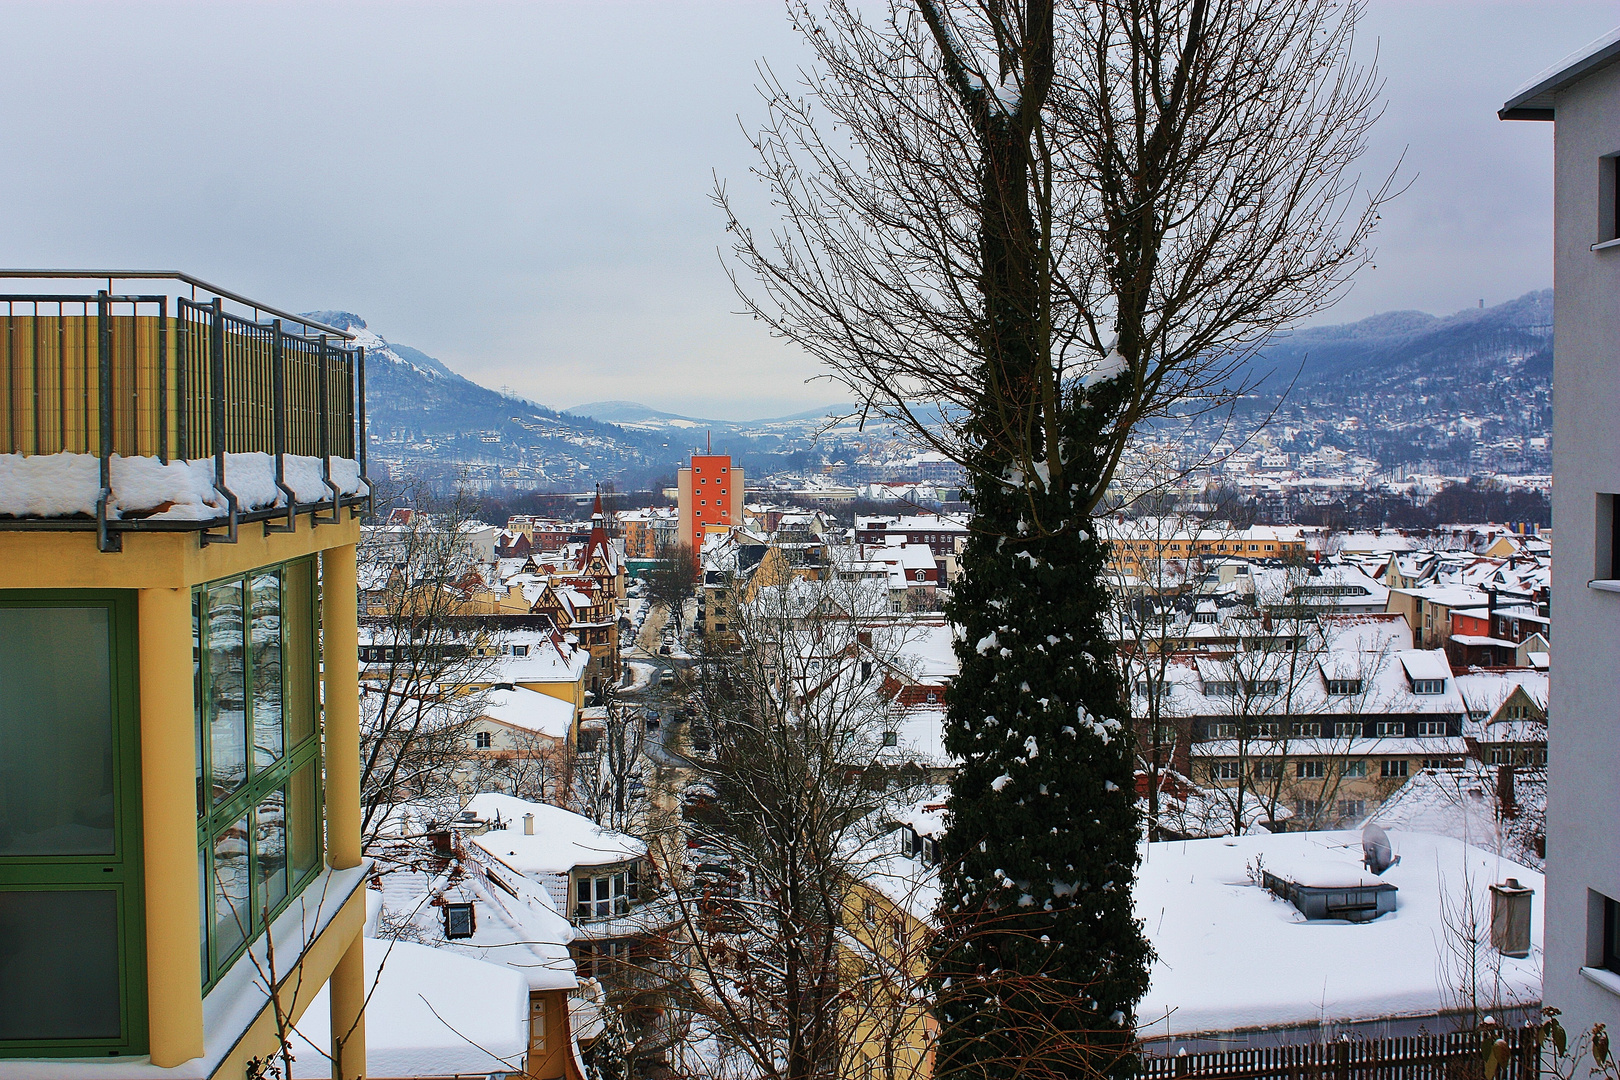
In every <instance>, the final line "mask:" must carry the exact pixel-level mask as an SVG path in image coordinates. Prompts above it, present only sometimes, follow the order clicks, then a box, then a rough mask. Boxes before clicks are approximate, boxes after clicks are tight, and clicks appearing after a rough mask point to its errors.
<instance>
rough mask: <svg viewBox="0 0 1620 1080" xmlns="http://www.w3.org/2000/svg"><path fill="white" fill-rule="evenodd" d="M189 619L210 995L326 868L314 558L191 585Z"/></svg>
mask: <svg viewBox="0 0 1620 1080" xmlns="http://www.w3.org/2000/svg"><path fill="white" fill-rule="evenodd" d="M191 623H192V656H193V664H192V666H193V672H194V678H195V680H196V682H195V687H194V692H195V700H196V717H195V728H196V744H197V884H198V895H199V899H200V901H201V916H202V918H201V927H200V930H201V939H200V946H201V948H200V960H201V963H202V976H203V989H204V991H207V990H208V989H210V988H212V987H213V986H214V984H215V983H217V982H218V981H219V979H220V977H221V976H223V975H224V974H225V973H226V972H227V971H229V970H230V969H231V966H232V965H233V964H234V963H236V961H237V960H238V959H239V958H240V957H241V956H242V954H243V953H245V952H246V951H247V949H248V947H249V946H250V945H251V944H252V943H253V942H254V941H256V940H257V939H258V937H259V936H260V935H261V934H262V933H263V932H264V928H265V926H266V925H268V924H269V923H270V922H272V921H274V919H275V918H276V916H278V915H279V914H281V912H283V911H285V910H286V908H287V906H288V905H289V904H291V903H292V901H293V900H294V899H296V898H297V897H298V895H299V893H300V892H302V891H303V889H304V888H305V887H307V886H308V884H309V883H310V882H311V881H312V880H314V879H315V878H316V877H317V876H318V875H319V874H320V872H321V869H322V866H323V858H322V855H323V852H324V844H323V836H324V831H325V830H324V817H325V815H324V812H323V811H324V793H323V790H322V774H321V730H322V724H321V713H320V708H321V706H320V692H319V687H318V685H317V684H318V679H319V672H320V586H319V574H318V572H317V563H316V560H315V559H314V558H313V557H311V558H305V559H296V560H293V561H291V562H286V563H279V564H276V565H273V566H263V567H258V568H256V569H254V570H251V571H249V572H248V573H246V574H240V575H237V576H234V577H230V578H224V579H221V580H219V581H213V582H209V583H208V584H206V585H199V586H197V587H195V588H194V589H193V590H192V594H191Z"/></svg>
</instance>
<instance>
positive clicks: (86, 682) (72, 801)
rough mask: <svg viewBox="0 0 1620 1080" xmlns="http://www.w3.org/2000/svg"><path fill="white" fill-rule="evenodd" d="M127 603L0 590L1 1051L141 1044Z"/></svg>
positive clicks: (117, 1049) (131, 629)
mask: <svg viewBox="0 0 1620 1080" xmlns="http://www.w3.org/2000/svg"><path fill="white" fill-rule="evenodd" d="M135 642H136V639H135V604H134V594H133V593H110V592H80V591H57V592H34V591H27V592H21V591H15V590H7V591H4V592H0V1056H12V1057H14V1056H34V1055H42V1054H75V1055H90V1054H102V1053H110V1054H133V1053H140V1052H142V1051H143V1050H144V1048H145V1043H146V1017H145V964H144V940H143V933H142V925H141V874H140V850H139V849H140V801H139V778H140V772H139V738H138V726H137V712H136V702H135V696H134V695H135V670H134V669H135Z"/></svg>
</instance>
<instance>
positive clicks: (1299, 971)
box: [1135, 832, 1545, 1039]
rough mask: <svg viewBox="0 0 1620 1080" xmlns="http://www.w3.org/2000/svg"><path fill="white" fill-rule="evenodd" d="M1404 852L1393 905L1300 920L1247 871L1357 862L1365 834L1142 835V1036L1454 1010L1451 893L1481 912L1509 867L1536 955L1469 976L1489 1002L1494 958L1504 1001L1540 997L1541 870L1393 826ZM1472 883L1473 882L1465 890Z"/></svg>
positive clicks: (1335, 867)
mask: <svg viewBox="0 0 1620 1080" xmlns="http://www.w3.org/2000/svg"><path fill="white" fill-rule="evenodd" d="M1390 839H1391V842H1392V844H1393V846H1394V849H1395V852H1396V853H1397V854H1399V855H1400V856H1401V862H1400V863H1399V864H1397V865H1395V866H1393V867H1391V868H1390V869H1388V870H1387V871H1385V873H1384V874H1383V875H1382V879H1381V880H1384V881H1387V882H1389V883H1390V884H1392V885H1394V886H1396V887H1397V888H1398V889H1399V892H1398V894H1397V896H1396V908H1395V911H1394V912H1392V913H1391V914H1388V915H1385V916H1383V917H1381V918H1378V919H1375V920H1374V921H1372V922H1369V923H1361V924H1354V923H1347V922H1337V921H1326V920H1315V921H1311V922H1307V921H1306V920H1305V917H1304V916H1303V915H1301V914H1300V913H1299V911H1298V910H1296V909H1295V908H1294V906H1293V905H1292V904H1290V903H1288V902H1287V901H1285V900H1281V899H1278V898H1277V897H1275V896H1273V895H1272V894H1271V893H1269V892H1267V891H1266V890H1264V889H1262V888H1261V887H1259V886H1258V885H1257V884H1254V883H1252V882H1251V881H1250V880H1249V868H1250V867H1252V866H1254V865H1255V864H1256V860H1261V861H1263V863H1264V864H1265V866H1266V867H1267V868H1270V867H1271V866H1272V865H1277V866H1279V867H1280V866H1283V865H1286V866H1288V867H1289V868H1290V869H1291V870H1293V871H1295V872H1299V873H1305V872H1307V871H1308V870H1309V869H1310V868H1311V867H1313V866H1316V867H1319V868H1320V869H1321V871H1322V872H1323V873H1338V872H1340V871H1345V872H1353V871H1354V867H1355V862H1356V860H1357V859H1358V858H1359V855H1360V843H1361V841H1360V835H1359V834H1358V833H1343V832H1328V833H1324V832H1306V833H1284V834H1281V835H1276V836H1271V835H1266V836H1240V837H1233V838H1230V839H1224V840H1223V839H1212V840H1189V841H1178V842H1170V843H1158V844H1148V845H1145V847H1144V858H1143V860H1142V865H1141V869H1140V872H1139V875H1138V883H1137V888H1136V893H1135V905H1136V914H1137V917H1138V918H1140V919H1142V920H1143V922H1144V926H1145V928H1146V931H1147V934H1148V938H1149V940H1150V941H1151V943H1152V945H1153V948H1154V951H1155V952H1156V954H1157V958H1156V960H1155V962H1154V965H1153V969H1152V975H1151V978H1152V983H1151V985H1150V987H1149V989H1148V992H1147V994H1146V996H1145V997H1144V998H1143V1000H1142V1002H1141V1005H1140V1007H1139V1009H1138V1017H1139V1027H1138V1030H1139V1033H1140V1035H1141V1037H1142V1038H1144V1039H1161V1038H1165V1037H1167V1036H1176V1035H1191V1034H1195V1033H1200V1032H1223V1031H1232V1030H1237V1029H1244V1028H1254V1027H1276V1026H1286V1025H1292V1024H1300V1025H1312V1026H1314V1025H1316V1024H1317V1023H1319V1022H1321V1021H1337V1022H1344V1021H1354V1020H1369V1019H1382V1018H1389V1017H1398V1016H1424V1015H1430V1014H1434V1013H1437V1012H1440V1011H1442V1010H1444V1009H1447V1008H1450V1007H1452V1006H1453V1005H1454V1004H1455V1002H1454V1001H1453V998H1452V994H1453V993H1454V991H1451V990H1448V989H1444V988H1446V987H1452V986H1457V985H1459V980H1463V981H1466V979H1467V974H1466V973H1463V972H1459V971H1455V970H1451V969H1450V968H1449V966H1448V965H1449V964H1450V954H1449V951H1448V942H1449V941H1450V937H1449V935H1450V933H1451V931H1449V930H1448V929H1447V926H1446V921H1447V920H1446V918H1445V916H1444V914H1443V912H1442V905H1441V896H1442V889H1444V890H1445V893H1446V895H1447V896H1448V897H1450V898H1451V902H1453V903H1455V902H1456V901H1457V900H1459V899H1461V898H1463V897H1471V900H1472V902H1473V904H1474V905H1475V908H1476V910H1477V911H1480V912H1482V915H1483V918H1484V919H1486V920H1487V921H1488V920H1489V918H1490V896H1489V892H1488V888H1489V886H1490V885H1491V884H1492V883H1495V882H1501V881H1503V880H1504V879H1506V878H1508V877H1516V878H1518V879H1519V881H1520V883H1521V884H1524V885H1527V886H1529V887H1531V888H1533V889H1535V890H1536V892H1537V896H1536V900H1535V908H1534V917H1533V920H1532V930H1531V939H1532V951H1531V955H1530V956H1529V957H1527V958H1525V959H1522V960H1520V959H1514V958H1512V957H1500V958H1499V957H1497V956H1496V955H1495V954H1494V953H1493V954H1492V956H1491V958H1490V959H1491V963H1489V964H1486V965H1482V966H1481V968H1480V969H1479V972H1478V976H1479V977H1480V978H1481V979H1482V983H1483V984H1482V985H1481V986H1480V990H1481V992H1482V994H1484V995H1486V999H1487V1000H1489V999H1490V998H1491V997H1492V996H1493V995H1494V994H1496V993H1497V992H1498V991H1497V988H1496V986H1493V984H1492V979H1493V977H1494V976H1495V971H1494V970H1493V969H1494V966H1495V964H1496V963H1497V961H1498V959H1499V960H1500V964H1501V969H1500V970H1501V975H1500V980H1501V981H1500V984H1499V985H1500V991H1499V992H1500V995H1501V998H1502V1000H1503V1001H1504V1003H1506V1004H1513V1003H1523V1004H1534V1003H1539V1001H1540V999H1541V947H1542V909H1543V902H1542V898H1543V897H1544V896H1545V888H1544V885H1543V881H1542V876H1541V875H1540V874H1539V873H1537V872H1535V871H1534V870H1531V869H1529V868H1527V867H1524V866H1520V865H1519V864H1517V863H1515V862H1512V861H1511V860H1509V859H1506V858H1504V857H1501V856H1498V855H1494V854H1492V853H1490V852H1488V851H1485V850H1482V849H1480V848H1476V847H1469V846H1468V845H1465V844H1463V843H1462V842H1460V841H1457V840H1452V839H1448V838H1445V837H1437V836H1431V835H1426V834H1422V833H1406V832H1395V833H1392V834H1391V835H1390ZM1465 881H1466V882H1467V885H1468V889H1469V891H1468V892H1466V893H1465V892H1464V891H1463V889H1464V883H1465Z"/></svg>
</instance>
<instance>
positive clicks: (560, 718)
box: [478, 686, 574, 739]
mask: <svg viewBox="0 0 1620 1080" xmlns="http://www.w3.org/2000/svg"><path fill="white" fill-rule="evenodd" d="M478 714H479V715H480V716H487V717H489V719H491V720H497V721H499V722H500V723H503V724H509V725H511V726H512V727H516V728H522V729H523V730H524V731H532V732H534V733H535V734H537V735H544V736H546V737H547V738H550V739H566V738H567V737H568V730H569V728H570V727H572V726H573V723H574V706H573V703H572V702H568V701H564V700H562V699H561V698H554V697H552V696H551V695H550V694H542V693H541V692H540V691H538V690H530V689H528V688H527V687H523V686H514V687H511V688H509V689H508V688H495V689H491V690H489V691H487V692H486V693H485V695H484V703H483V705H482V706H481V707H480V708H479V710H478Z"/></svg>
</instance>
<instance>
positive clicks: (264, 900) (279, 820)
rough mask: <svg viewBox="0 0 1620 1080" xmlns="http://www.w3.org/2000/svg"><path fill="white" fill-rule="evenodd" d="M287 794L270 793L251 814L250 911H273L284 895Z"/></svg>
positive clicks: (281, 791) (285, 885) (282, 792)
mask: <svg viewBox="0 0 1620 1080" xmlns="http://www.w3.org/2000/svg"><path fill="white" fill-rule="evenodd" d="M286 810H287V793H286V792H285V791H284V790H281V789H277V790H275V791H272V792H271V793H270V794H269V795H268V796H267V797H266V798H265V799H264V801H263V802H261V803H259V805H258V807H257V808H256V809H255V810H254V811H253V836H254V871H255V876H256V878H257V880H256V881H255V882H254V888H253V910H254V911H264V910H266V909H272V910H273V909H274V908H275V906H276V905H277V904H279V903H281V901H282V899H283V898H284V897H285V896H286V895H287V813H286Z"/></svg>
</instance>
